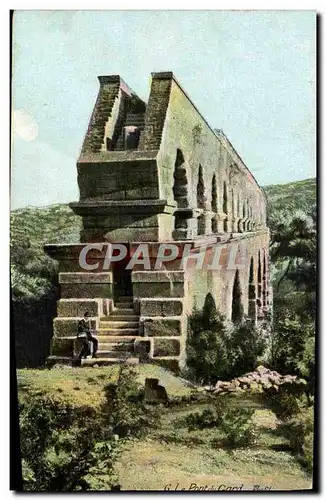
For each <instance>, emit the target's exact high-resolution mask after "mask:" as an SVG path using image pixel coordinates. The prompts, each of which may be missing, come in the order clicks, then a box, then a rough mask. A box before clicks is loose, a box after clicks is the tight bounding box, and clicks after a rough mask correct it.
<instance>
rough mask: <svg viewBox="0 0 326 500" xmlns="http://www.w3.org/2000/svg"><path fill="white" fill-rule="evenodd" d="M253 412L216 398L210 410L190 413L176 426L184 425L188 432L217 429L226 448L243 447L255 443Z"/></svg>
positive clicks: (250, 409) (255, 433)
mask: <svg viewBox="0 0 326 500" xmlns="http://www.w3.org/2000/svg"><path fill="white" fill-rule="evenodd" d="M254 411H255V410H254V409H252V408H242V407H238V406H233V405H232V406H230V405H229V403H228V401H227V400H226V399H225V398H223V399H221V398H217V399H216V400H215V401H214V404H213V406H212V407H211V408H207V409H205V410H203V411H202V412H201V413H200V412H193V413H190V414H189V415H187V417H186V418H185V419H183V420H180V421H179V422H178V425H179V426H180V425H186V426H187V427H188V430H189V431H194V430H197V429H198V430H203V429H211V428H218V429H220V430H221V431H222V432H223V433H224V435H225V444H226V445H227V446H229V447H232V448H236V447H244V446H249V445H252V444H254V443H255V441H256V437H257V431H256V426H255V425H254V423H253V421H252V416H253V414H254Z"/></svg>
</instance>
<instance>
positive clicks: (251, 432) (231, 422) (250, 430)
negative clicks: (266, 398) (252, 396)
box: [221, 407, 257, 448]
mask: <svg viewBox="0 0 326 500" xmlns="http://www.w3.org/2000/svg"><path fill="white" fill-rule="evenodd" d="M253 414H254V409H252V408H240V407H231V408H228V409H227V410H226V411H225V412H224V414H223V418H222V420H221V430H222V431H223V432H224V434H225V436H226V444H227V445H228V446H230V447H232V448H241V447H245V446H250V445H252V444H254V443H255V442H256V439H257V429H256V426H255V425H254V423H253V421H252V416H253Z"/></svg>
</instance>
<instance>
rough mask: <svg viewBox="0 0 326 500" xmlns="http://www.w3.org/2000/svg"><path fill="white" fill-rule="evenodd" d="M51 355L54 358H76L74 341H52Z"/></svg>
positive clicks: (60, 339) (65, 339) (62, 339)
mask: <svg viewBox="0 0 326 500" xmlns="http://www.w3.org/2000/svg"><path fill="white" fill-rule="evenodd" d="M51 353H52V355H53V356H68V357H70V356H74V341H73V339H69V338H57V337H54V338H53V339H52V349H51Z"/></svg>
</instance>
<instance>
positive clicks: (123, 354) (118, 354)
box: [93, 349, 135, 359]
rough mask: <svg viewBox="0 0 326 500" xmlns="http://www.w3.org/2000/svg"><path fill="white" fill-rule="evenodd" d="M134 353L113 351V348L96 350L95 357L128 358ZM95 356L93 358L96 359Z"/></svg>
mask: <svg viewBox="0 0 326 500" xmlns="http://www.w3.org/2000/svg"><path fill="white" fill-rule="evenodd" d="M134 355H135V353H134V352H133V351H127V350H126V351H114V350H100V349H99V350H98V351H97V353H96V358H97V357H98V358H111V359H114V358H121V359H125V358H130V357H131V356H134ZM96 358H95V359H96ZM93 359H94V358H93Z"/></svg>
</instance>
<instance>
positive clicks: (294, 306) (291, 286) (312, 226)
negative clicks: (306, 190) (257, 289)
mask: <svg viewBox="0 0 326 500" xmlns="http://www.w3.org/2000/svg"><path fill="white" fill-rule="evenodd" d="M316 218H317V217H316V206H312V207H310V208H309V209H306V211H304V210H302V209H301V210H297V211H295V212H294V213H291V214H290V213H289V212H288V210H283V211H281V212H279V213H277V214H275V216H274V217H273V216H272V217H270V218H269V226H270V229H271V248H270V255H271V260H272V262H273V264H274V266H275V272H274V283H275V286H274V288H275V292H276V294H275V295H276V297H277V295H278V296H279V299H280V298H281V299H282V298H284V296H286V295H288V294H291V310H292V311H293V312H296V313H297V314H298V315H299V316H300V317H304V318H305V317H307V316H309V317H310V318H312V319H313V318H314V317H315V312H316V279H317V269H316V257H317V238H316V235H317V226H316V224H317V221H316ZM279 302H281V303H282V300H281V301H280V300H279Z"/></svg>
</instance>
